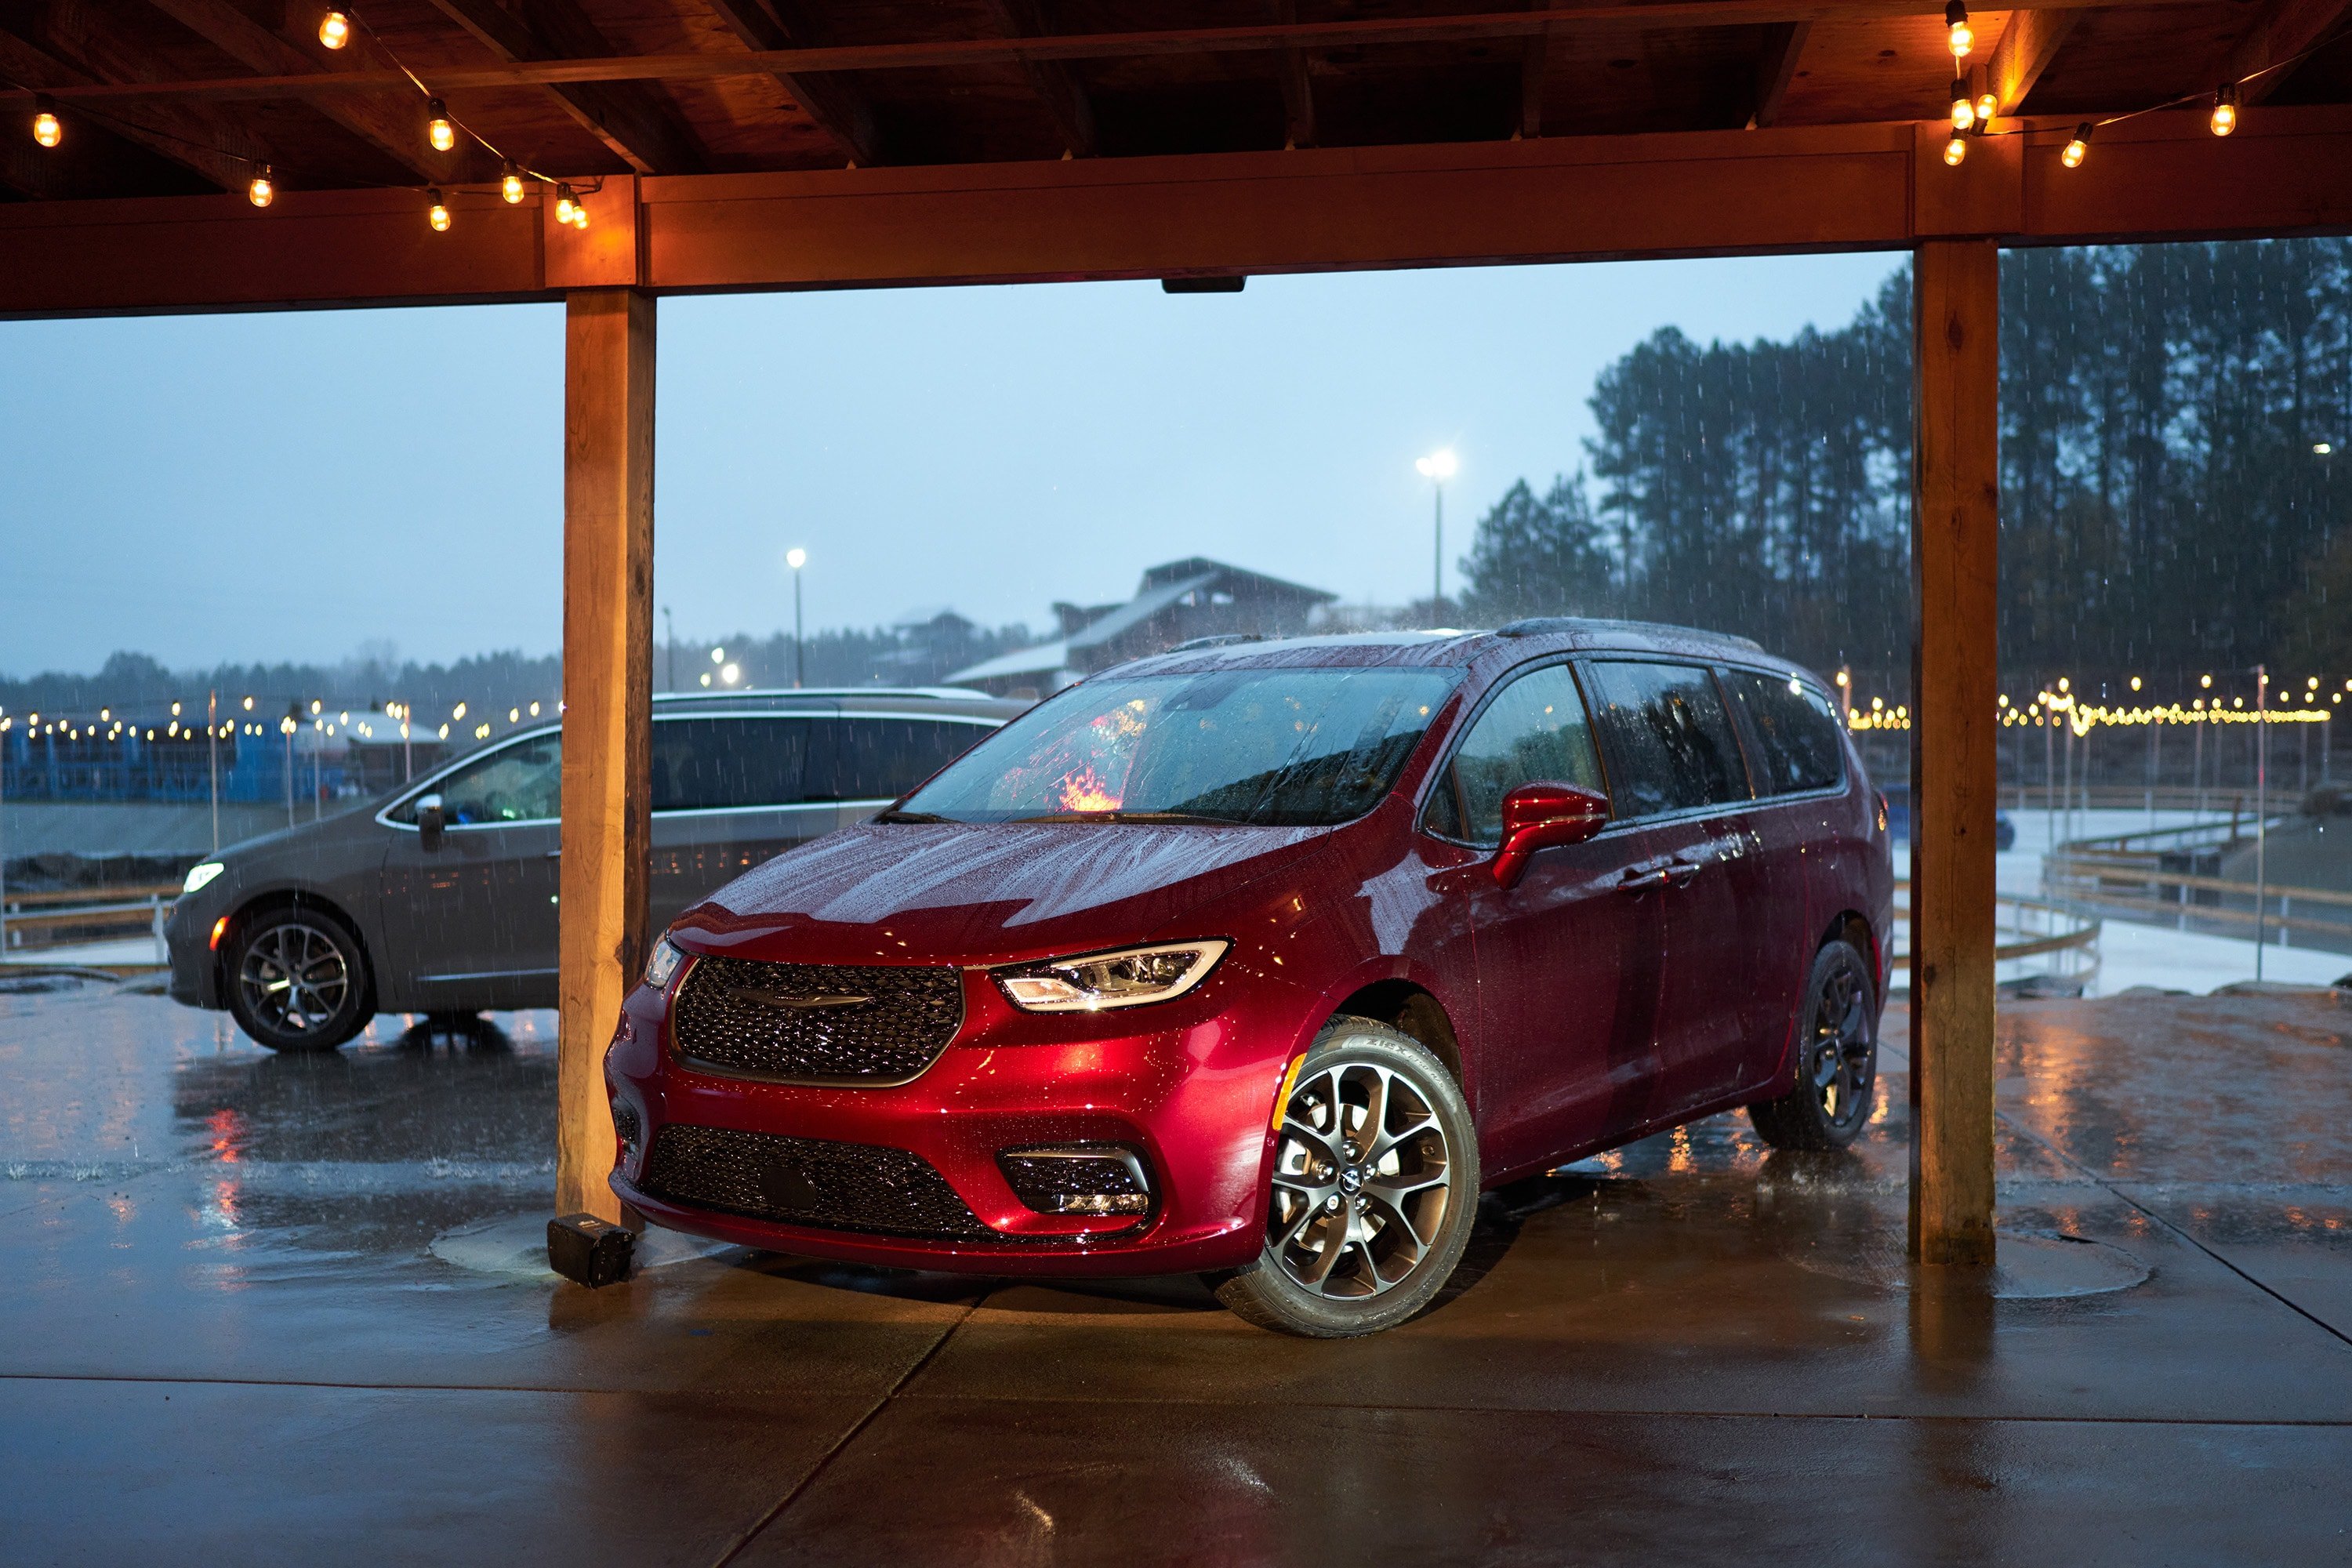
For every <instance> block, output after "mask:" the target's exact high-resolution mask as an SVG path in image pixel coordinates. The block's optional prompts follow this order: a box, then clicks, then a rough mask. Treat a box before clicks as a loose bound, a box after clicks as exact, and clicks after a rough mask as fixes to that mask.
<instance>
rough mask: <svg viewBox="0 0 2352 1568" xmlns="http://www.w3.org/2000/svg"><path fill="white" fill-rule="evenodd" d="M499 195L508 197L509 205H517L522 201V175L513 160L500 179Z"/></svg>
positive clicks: (507, 202)
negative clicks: (517, 170)
mask: <svg viewBox="0 0 2352 1568" xmlns="http://www.w3.org/2000/svg"><path fill="white" fill-rule="evenodd" d="M499 195H501V196H503V197H504V198H506V204H507V205H509V206H517V205H520V204H521V202H522V175H521V174H519V173H517V172H516V170H515V166H514V164H513V163H511V162H510V163H508V164H507V168H506V173H505V174H503V175H502V176H500V178H499Z"/></svg>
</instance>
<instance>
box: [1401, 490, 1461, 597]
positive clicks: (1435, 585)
mask: <svg viewBox="0 0 2352 1568" xmlns="http://www.w3.org/2000/svg"><path fill="white" fill-rule="evenodd" d="M1412 466H1413V467H1414V468H1418V469H1420V470H1421V477H1422V478H1423V479H1427V480H1429V481H1431V483H1433V485H1435V486H1436V489H1437V527H1436V531H1435V532H1434V534H1433V548H1432V550H1431V552H1430V574H1429V614H1430V618H1431V619H1433V620H1435V619H1437V618H1439V617H1441V616H1444V614H1445V481H1446V480H1448V479H1452V478H1453V477H1454V472H1455V470H1456V469H1457V468H1458V467H1459V466H1460V465H1458V464H1457V463H1455V462H1454V448H1453V447H1440V448H1439V449H1438V450H1436V451H1434V452H1432V453H1431V454H1430V455H1429V456H1428V457H1426V458H1415V459H1414V460H1413V465H1412Z"/></svg>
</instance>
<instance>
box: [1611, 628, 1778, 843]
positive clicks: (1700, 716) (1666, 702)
mask: <svg viewBox="0 0 2352 1568" xmlns="http://www.w3.org/2000/svg"><path fill="white" fill-rule="evenodd" d="M1591 671H1592V686H1593V700H1594V706H1595V707H1596V709H1598V710H1599V714H1600V719H1601V729H1602V731H1603V732H1604V733H1605V734H1606V735H1607V736H1608V746H1609V759H1610V766H1611V772H1612V774H1613V775H1614V776H1615V779H1616V784H1617V789H1616V796H1615V798H1616V805H1617V810H1618V813H1619V815H1620V816H1657V815H1659V814H1660V813H1663V812H1669V811H1688V810H1691V809H1693V808H1695V807H1699V806H1707V805H1724V804H1727V803H1728V802H1732V801H1743V800H1747V799H1748V798H1749V795H1750V792H1749V789H1748V769H1747V765H1746V763H1744V762H1743V761H1742V759H1741V757H1740V753H1739V742H1738V739H1737V737H1735V736H1734V735H1733V733H1732V730H1731V715H1730V713H1729V711H1728V710H1726V709H1725V707H1724V705H1723V694H1722V693H1721V692H1720V691H1719V690H1717V688H1716V684H1715V675H1714V672H1713V671H1711V670H1708V669H1706V668H1702V667H1700V666H1697V665H1687V664H1633V663H1624V664H1620V663H1616V662H1613V661H1612V662H1609V663H1600V664H1594V665H1593V666H1591Z"/></svg>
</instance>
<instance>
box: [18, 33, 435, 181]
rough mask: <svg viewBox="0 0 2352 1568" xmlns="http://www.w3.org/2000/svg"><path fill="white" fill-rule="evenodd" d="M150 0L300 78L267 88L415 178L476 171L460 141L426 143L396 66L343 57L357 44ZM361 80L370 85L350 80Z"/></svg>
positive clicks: (162, 92)
mask: <svg viewBox="0 0 2352 1568" xmlns="http://www.w3.org/2000/svg"><path fill="white" fill-rule="evenodd" d="M148 4H149V5H152V6H154V7H155V8H156V9H157V10H159V11H161V12H163V14H164V15H165V16H169V17H171V18H172V19H173V21H175V22H177V23H179V24H180V26H184V27H185V28H187V29H188V31H190V32H192V33H194V34H195V35H196V36H197V37H200V38H202V39H204V40H205V42H206V43H208V44H210V45H212V46H213V47H215V48H216V49H218V50H220V51H221V53H223V54H225V55H226V56H228V57H229V58H231V59H234V60H236V61H238V62H239V63H241V64H243V65H245V66H247V67H249V68H252V69H253V70H254V71H256V72H257V73H259V74H260V75H261V76H262V77H264V78H277V79H286V78H289V77H290V78H297V79H300V80H302V81H304V82H305V83H307V86H305V87H304V88H303V89H301V90H299V91H294V92H282V91H281V92H279V93H276V94H272V95H271V96H278V97H293V98H299V99H302V100H306V101H307V102H309V103H310V104H311V105H312V106H313V107H315V108H316V109H317V110H319V112H320V113H321V114H323V115H325V116H326V117H327V118H328V119H330V120H332V121H335V123H337V124H338V125H341V127H342V128H343V129H344V130H346V131H349V132H352V134H353V135H355V136H357V137H359V138H360V139H361V140H362V141H364V142H370V143H372V144H373V145H374V146H375V147H376V148H377V149H378V150H379V151H380V152H382V153H383V154H384V155H385V156H387V157H389V158H390V159H392V161H393V162H394V163H398V164H399V165H400V166H401V167H403V168H404V169H406V170H408V171H409V172H410V173H412V174H416V175H418V176H419V177H420V178H423V179H425V180H430V181H436V182H442V183H454V182H456V181H457V180H460V179H463V178H465V177H466V176H467V174H471V173H475V172H478V171H476V170H474V169H472V168H471V167H470V165H471V164H473V163H476V162H478V160H476V159H474V158H472V157H469V156H468V155H467V149H466V147H465V146H464V145H463V144H462V143H461V144H460V145H459V147H458V148H457V151H456V152H455V153H446V154H444V153H435V152H434V151H433V150H432V148H431V147H430V146H428V145H427V144H426V142H425V113H424V105H423V100H422V97H421V95H419V94H418V93H417V90H416V85H415V83H414V82H411V81H410V80H408V79H406V78H405V77H402V76H399V75H398V74H397V73H387V72H383V71H371V70H367V69H364V68H362V66H361V63H360V61H359V60H357V59H348V60H347V59H344V58H341V56H342V55H348V54H355V53H356V52H357V51H355V50H344V51H341V54H338V53H336V52H334V51H330V50H327V49H324V48H320V47H303V46H301V45H298V44H296V43H294V42H292V41H291V38H290V37H289V34H286V33H278V32H275V31H272V30H271V29H269V28H268V27H265V26H262V25H261V24H260V23H258V22H257V21H255V20H254V19H253V18H252V17H250V16H247V15H246V14H245V13H244V12H243V11H240V10H238V9H237V8H236V6H235V5H230V4H229V3H228V0H148ZM321 67H324V69H323V70H322V69H321ZM363 80H364V81H367V82H370V83H371V84H372V85H370V86H366V87H360V86H356V85H354V84H357V83H360V82H362V81H363ZM138 85H139V87H140V88H141V89H142V90H143V91H144V92H145V93H147V94H149V95H153V96H163V97H189V96H201V95H192V94H186V93H182V92H178V91H176V90H172V89H165V88H164V87H163V84H160V83H141V84H138ZM99 90H100V89H74V88H68V89H64V90H63V91H61V92H60V93H59V94H58V98H59V100H60V101H62V100H64V99H66V98H68V97H71V96H78V95H81V94H95V93H97V92H98V91H99Z"/></svg>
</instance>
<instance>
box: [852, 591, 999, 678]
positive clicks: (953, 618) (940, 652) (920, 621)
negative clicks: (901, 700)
mask: <svg viewBox="0 0 2352 1568" xmlns="http://www.w3.org/2000/svg"><path fill="white" fill-rule="evenodd" d="M890 634H891V636H892V637H894V638H896V639H897V641H898V646H897V647H894V648H892V649H890V650H889V651H888V652H887V653H884V654H881V655H878V656H877V658H875V660H874V667H875V679H877V680H878V681H879V682H880V683H881V684H883V685H885V686H937V685H939V684H940V679H941V677H943V676H944V675H946V673H947V672H948V671H949V670H950V669H953V668H956V667H957V666H958V665H962V664H969V663H971V656H972V655H973V654H974V653H975V652H977V651H979V648H980V647H982V646H985V645H984V644H982V639H981V634H980V628H979V627H978V626H974V625H973V624H972V623H971V621H969V620H967V619H966V618H965V617H963V616H960V615H957V614H956V613H955V612H954V611H953V610H950V609H947V608H945V607H941V608H939V609H920V610H909V611H908V612H907V613H906V614H905V615H903V616H899V617H898V619H897V620H896V621H894V622H892V623H891V625H890Z"/></svg>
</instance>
